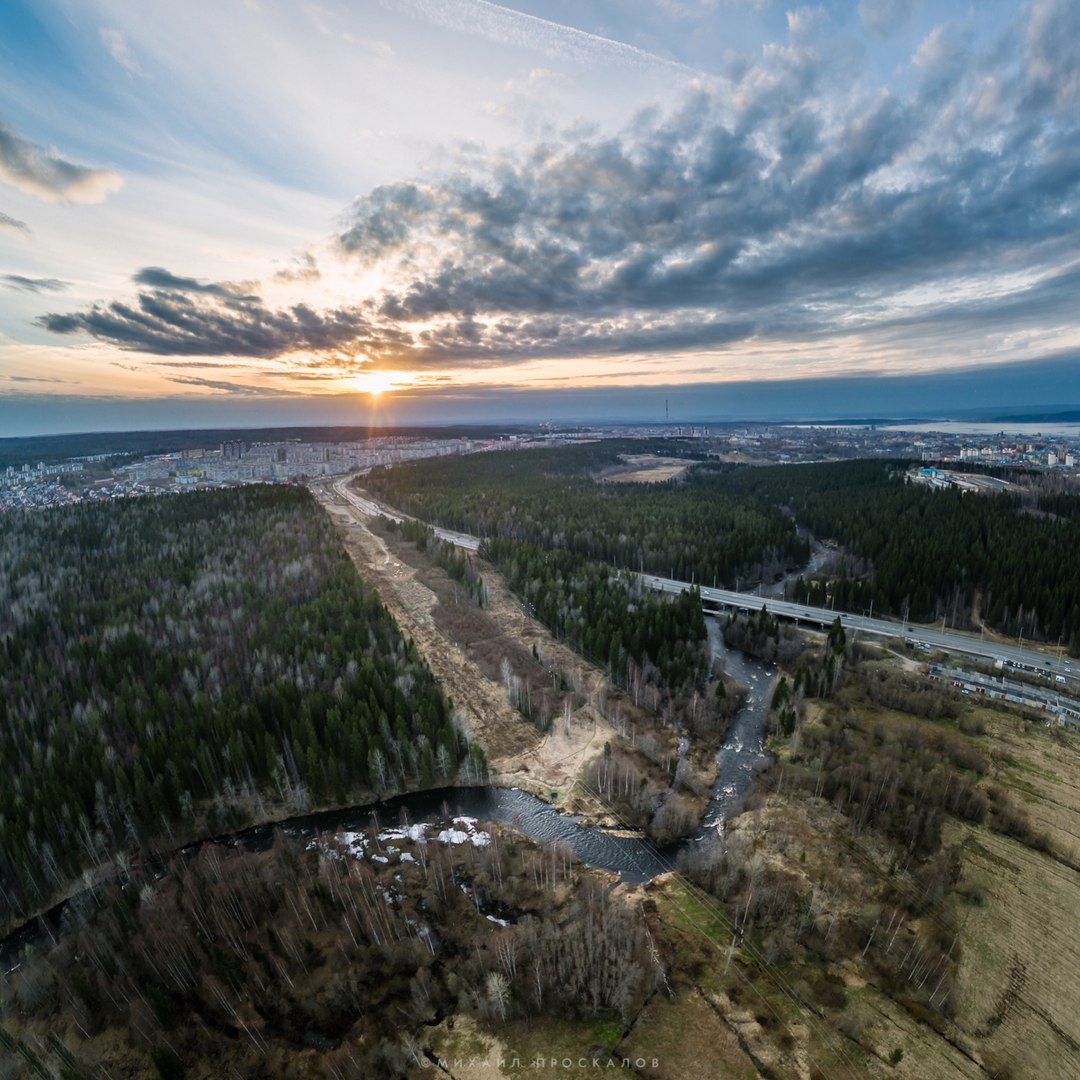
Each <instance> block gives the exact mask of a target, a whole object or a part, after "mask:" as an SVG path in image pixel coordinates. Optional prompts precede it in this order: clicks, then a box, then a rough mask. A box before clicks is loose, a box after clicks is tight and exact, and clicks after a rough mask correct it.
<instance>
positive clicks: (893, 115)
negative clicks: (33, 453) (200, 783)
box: [0, 0, 1080, 437]
mask: <svg viewBox="0 0 1080 1080" xmlns="http://www.w3.org/2000/svg"><path fill="white" fill-rule="evenodd" d="M1078 194H1080V4H1077V3H1075V0H1033V2H1031V3H1026V4H1020V3H1016V2H1015V0H1007V2H1006V0H1001V2H998V0H979V2H977V3H975V2H971V3H966V2H953V0H837V2H834V3H826V4H821V5H810V6H801V7H796V6H790V5H785V4H782V3H774V2H772V0H516V2H513V3H502V4H497V3H492V2H488V0H346V2H340V3H339V2H334V0H323V2H317V3H314V2H313V3H305V2H303V0H185V3H183V4H176V3H165V2H164V0H140V3H138V4H132V3H130V0H5V3H4V4H3V5H2V6H0V437H2V436H4V435H22V434H31V433H38V432H41V433H44V432H52V431H65V430H72V431H75V430H103V429H120V428H138V427H199V426H215V427H216V426H221V425H222V424H230V423H235V424H238V425H250V426H260V425H264V424H267V423H296V424H300V423H350V422H356V423H370V422H373V421H381V422H389V423H393V422H403V423H409V422H415V421H417V420H423V421H425V422H438V421H440V420H445V421H447V422H451V421H458V420H462V419H486V420H499V419H507V420H509V419H513V420H528V419H535V420H543V419H548V418H556V419H559V418H571V419H572V418H610V419H619V418H622V417H624V416H625V417H627V418H633V419H648V418H656V419H659V418H661V417H662V416H663V414H664V403H665V401H667V402H669V403H671V405H670V406H669V407H670V411H671V416H672V419H679V418H688V419H689V418H693V419H701V418H708V417H710V416H712V417H716V418H722V417H729V418H738V417H739V416H741V415H746V416H747V417H751V416H754V417H760V416H769V415H772V416H776V417H780V416H791V417H794V416H814V417H820V416H822V415H826V414H828V413H829V412H830V411H832V412H836V413H837V414H838V415H840V414H847V415H852V414H862V415H892V414H895V413H896V411H898V410H899V411H904V412H907V413H920V412H933V411H935V410H940V411H945V410H947V409H954V408H961V409H964V408H972V407H976V406H979V405H986V406H988V407H998V406H1002V405H1010V406H1036V405H1037V406H1040V407H1051V406H1055V407H1064V406H1067V405H1075V404H1077V403H1080V368H1078V366H1077V364H1078V360H1080V303H1078V302H1077V300H1078V296H1080V222H1078Z"/></svg>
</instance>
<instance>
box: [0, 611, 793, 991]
mask: <svg viewBox="0 0 1080 1080" xmlns="http://www.w3.org/2000/svg"><path fill="white" fill-rule="evenodd" d="M705 622H706V626H707V628H708V634H709V646H710V650H711V652H712V656H713V658H714V659H719V660H720V661H721V662H722V663H723V665H724V668H725V670H726V671H727V673H728V674H729V675H730V676H731V677H732V678H734V679H735V680H736V681H737V682H739V683H741V684H742V685H743V686H745V687H746V688H747V691H748V694H747V698H746V702H745V704H744V705H743V707H742V708H741V709H740V710H739V711H738V713H736V715H735V717H734V719H733V720H732V722H731V727H730V729H729V730H728V734H727V738H726V739H725V742H724V745H723V746H722V747H721V749H720V751H719V752H718V762H719V772H718V774H717V779H716V783H715V785H714V787H713V792H712V796H711V798H710V800H709V803H708V806H707V807H706V810H705V813H704V815H703V817H702V820H701V826H700V828H699V829H698V831H697V832H696V833H694V834H693V835H692V836H691V837H689V838H688V839H687V840H685V841H684V842H683V843H684V844H693V843H698V842H700V841H701V840H703V839H704V838H705V837H707V836H708V835H709V834H710V833H712V832H714V831H715V830H717V829H718V828H721V829H722V828H723V824H724V822H725V821H727V820H728V818H730V817H732V816H734V815H735V814H737V813H738V812H739V809H740V808H741V806H742V803H743V800H744V798H745V797H746V794H747V793H748V791H749V790H750V788H751V787H752V785H753V782H754V778H755V776H756V775H757V772H758V771H759V770H760V769H761V768H762V767H763V766H764V765H765V764H766V762H767V760H768V758H767V755H766V754H765V752H764V743H765V722H766V719H767V715H768V709H769V700H770V699H771V697H772V692H773V687H774V685H775V682H776V668H775V665H773V664H768V663H763V662H761V661H759V660H755V659H753V658H751V657H748V656H746V655H744V654H743V653H740V652H737V651H736V650H729V649H728V648H727V647H726V646H725V645H724V640H723V636H722V634H721V631H720V624H719V621H718V620H717V619H716V618H713V617H707V618H706V620H705ZM455 816H462V817H470V818H477V819H479V820H481V821H483V820H487V821H497V822H500V823H501V824H503V825H507V826H509V827H511V828H513V829H516V830H517V831H518V832H520V833H523V834H524V835H525V836H528V837H530V838H531V839H533V840H536V841H539V842H540V843H551V842H554V841H560V842H562V843H565V844H567V845H569V847H570V848H571V849H572V850H573V852H574V854H575V855H576V856H577V858H578V859H580V860H581V861H582V862H583V863H585V864H586V865H587V866H592V867H596V868H598V869H601V870H609V871H611V872H613V873H617V874H618V875H619V877H620V879H621V880H623V881H629V882H640V881H648V880H649V879H651V878H654V877H656V876H657V875H658V874H662V873H664V872H665V871H667V870H671V869H672V868H673V867H674V865H675V860H676V858H677V856H678V852H679V847H674V848H670V849H664V850H660V849H657V848H656V847H655V845H653V844H652V843H651V842H650V841H649V840H647V839H645V838H644V837H642V836H634V835H626V834H619V833H613V832H611V831H609V830H607V829H604V828H601V827H596V826H590V825H583V824H581V820H580V818H578V817H576V816H574V815H572V814H565V813H562V812H561V811H559V810H556V809H555V808H554V807H553V806H551V805H550V804H549V803H546V802H544V801H543V800H542V799H539V798H537V797H536V796H535V795H530V794H529V793H528V792H525V791H521V790H519V789H517V788H504V787H471V788H440V789H437V790H434V791H426V792H414V793H412V794H408V795H399V796H396V797H395V798H392V799H386V800H384V801H382V802H379V803H376V804H375V805H374V806H363V807H352V808H349V809H346V810H328V811H325V812H323V813H319V814H308V815H304V816H300V817H294V818H289V819H288V820H287V821H284V822H281V823H279V824H277V825H259V826H255V827H254V828H250V829H244V830H242V831H240V832H237V833H234V834H231V835H228V836H225V837H218V838H217V840H218V842H219V843H225V844H231V845H234V846H242V847H244V848H246V849H247V850H250V851H265V850H266V849H267V848H269V847H270V845H271V844H272V843H273V837H274V831H275V829H277V828H281V829H282V830H283V831H284V832H285V834H286V835H287V836H290V837H293V838H295V839H298V840H305V841H306V840H311V839H313V838H314V837H316V836H318V835H320V834H323V833H328V832H330V833H339V832H358V831H361V830H364V829H367V828H368V827H370V826H371V825H373V824H377V825H378V826H379V827H387V826H396V825H399V824H402V823H405V822H407V823H409V824H416V823H419V822H429V823H431V824H436V823H446V822H448V821H449V820H450V819H451V818H453V817H455ZM198 846H199V845H192V846H190V847H187V848H183V849H181V851H182V852H183V853H192V852H194V851H195V850H197V848H198ZM78 905H79V897H75V898H74V899H73V900H68V901H64V902H63V903H61V904H58V905H57V906H56V907H54V908H53V909H51V910H50V911H49V912H47V913H46V914H45V915H44V916H42V917H41V918H40V919H35V920H34V922H32V923H30V924H28V925H26V926H24V927H22V928H21V929H20V930H17V931H16V932H15V933H13V934H12V935H11V936H9V937H8V938H7V939H5V940H4V941H3V942H0V973H8V972H10V971H11V970H14V968H15V967H17V966H18V962H19V959H20V957H21V956H22V953H23V950H24V948H25V947H26V946H28V945H32V944H35V943H36V942H38V941H40V940H42V939H44V938H45V937H46V936H47V934H49V933H63V932H64V931H65V929H66V928H67V925H68V924H69V923H70V922H72V921H73V915H74V909H75V908H76V907H78Z"/></svg>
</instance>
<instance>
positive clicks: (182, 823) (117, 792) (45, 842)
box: [0, 486, 484, 925]
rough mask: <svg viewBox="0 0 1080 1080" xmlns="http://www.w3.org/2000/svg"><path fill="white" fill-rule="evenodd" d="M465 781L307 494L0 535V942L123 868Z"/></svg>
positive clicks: (217, 499) (119, 508) (26, 526)
mask: <svg viewBox="0 0 1080 1080" xmlns="http://www.w3.org/2000/svg"><path fill="white" fill-rule="evenodd" d="M463 758H467V761H468V765H469V767H470V769H472V771H473V772H475V773H476V775H477V776H479V775H480V774H481V773H482V772H483V768H484V764H483V759H482V754H481V752H480V749H479V747H476V748H474V749H473V750H472V752H471V753H470V751H469V748H468V747H467V746H466V744H465V742H464V739H463V737H462V736H460V735H459V734H458V732H457V730H456V729H455V727H454V724H453V720H452V716H451V707H450V706H449V704H448V703H447V701H446V700H445V699H444V698H443V697H442V695H441V693H440V691H439V690H438V688H437V686H436V684H435V682H434V680H433V678H432V675H431V673H430V671H429V670H428V668H427V666H426V664H425V663H424V662H423V661H422V660H421V659H420V658H419V656H418V655H417V653H416V650H415V648H414V647H413V645H412V643H411V642H407V641H405V640H404V639H403V638H402V636H401V634H400V633H399V631H398V629H397V627H396V625H395V624H394V622H393V621H392V619H391V617H390V616H389V614H388V613H387V611H386V610H385V608H384V607H383V605H382V603H381V602H380V600H379V599H378V597H377V595H376V594H375V593H374V591H373V590H371V589H370V588H369V587H367V586H366V585H364V583H363V582H362V581H361V580H360V579H359V577H358V576H357V574H356V572H355V569H354V568H353V565H352V563H351V562H350V561H349V559H348V557H347V556H346V555H345V553H344V552H343V551H342V549H341V545H340V543H339V542H338V539H337V537H336V535H335V533H334V531H333V528H332V526H331V524H330V522H329V521H328V519H327V518H326V515H325V514H324V513H323V512H322V510H321V509H319V508H318V506H317V505H316V504H315V502H314V500H313V499H312V498H311V496H310V494H309V493H308V492H307V491H305V490H302V489H296V488H287V487H270V486H253V487H248V488H244V489H241V490H232V491H216V492H201V493H192V494H186V495H178V496H172V497H167V498H156V499H138V500H131V501H124V502H119V503H112V504H106V505H86V504H84V505H80V506H75V507H70V508H64V509H60V510H54V511H48V512H45V513H37V514H25V515H19V514H8V515H5V516H4V518H3V522H2V531H0V760H2V761H3V763H4V771H5V776H4V783H3V785H0V883H2V884H0V889H2V894H0V925H9V924H11V923H12V922H13V921H16V920H18V919H19V918H20V917H25V916H26V915H27V914H30V913H32V912H34V911H35V910H38V909H39V908H41V907H42V906H44V905H45V904H47V902H48V901H49V899H50V898H52V897H54V896H56V895H58V894H60V893H62V892H63V891H64V889H65V887H66V886H68V885H69V884H70V883H72V882H73V881H74V880H75V879H77V878H78V877H79V875H80V874H81V873H82V872H83V871H84V870H88V869H92V868H94V867H96V866H98V865H99V864H102V863H104V862H106V861H107V860H108V859H110V857H113V856H115V855H117V854H118V853H126V854H128V855H139V854H145V853H147V852H150V851H153V850H155V849H156V848H157V847H159V846H160V847H162V848H165V847H168V848H173V847H175V846H177V841H178V840H183V839H185V838H189V837H191V836H193V835H199V834H205V833H207V832H211V833H212V832H216V831H221V830H223V829H227V828H232V827H234V826H237V825H240V824H243V823H245V822H248V821H251V820H254V819H257V818H261V817H264V816H272V815H273V813H274V812H275V810H279V811H280V810H286V811H289V812H297V811H302V810H305V809H307V808H308V807H311V806H316V805H320V804H327V803H338V804H340V803H345V802H349V801H359V798H360V797H363V796H370V795H371V794H372V793H373V792H375V793H384V792H389V791H393V790H397V789H400V788H404V787H419V786H430V785H433V784H435V783H438V782H441V781H444V780H447V779H450V778H452V777H453V776H454V775H455V774H456V772H457V769H458V765H459V764H460V763H461V761H462V759H463Z"/></svg>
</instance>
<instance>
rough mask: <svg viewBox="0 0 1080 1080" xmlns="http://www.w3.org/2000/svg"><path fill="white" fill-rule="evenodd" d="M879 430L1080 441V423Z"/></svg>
mask: <svg viewBox="0 0 1080 1080" xmlns="http://www.w3.org/2000/svg"><path fill="white" fill-rule="evenodd" d="M878 431H913V432H930V431H934V432H939V433H940V434H942V435H996V434H997V433H998V432H999V431H1003V432H1005V434H1006V435H1021V436H1023V437H1025V438H1029V439H1030V438H1034V437H1035V436H1038V435H1044V436H1045V435H1051V436H1053V437H1055V438H1063V439H1070V440H1072V441H1080V423H1064V424H1063V423H1056V424H1055V423H1049V422H1048V423H1045V424H1015V423H1009V422H1008V421H1005V420H1002V421H999V422H997V423H990V424H976V423H972V422H970V421H967V420H938V421H936V422H933V423H929V424H879V425H878Z"/></svg>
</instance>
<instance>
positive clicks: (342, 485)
mask: <svg viewBox="0 0 1080 1080" xmlns="http://www.w3.org/2000/svg"><path fill="white" fill-rule="evenodd" d="M357 475H358V474H357V473H353V474H352V475H351V476H344V477H341V478H340V479H337V480H334V481H333V482H332V486H333V489H334V492H335V493H336V494H337V496H338V498H339V499H340V501H341V502H346V503H348V504H349V505H350V506H352V507H353V508H354V509H356V510H359V511H360V513H361V514H363V515H364V516H365V517H384V518H387V519H388V520H390V521H396V522H397V523H398V524H399V525H400V524H401V523H402V522H403V521H405V520H406V519H408V520H415V519H411V518H409V516H408V515H407V514H402V513H400V512H399V511H397V510H388V509H387V508H386V507H385V506H383V505H382V503H377V502H374V501H373V500H372V499H365V498H363V497H362V496H360V495H357V494H356V492H355V491H353V490H352V489H351V488H350V487H349V481H350V480H353V479H355V478H356V476H357ZM325 487H326V485H325V483H324V485H323V489H324V490H325ZM432 530H433V531H434V533H435V535H436V536H437V537H438V538H439V539H440V540H446V541H447V542H448V543H451V544H453V545H454V546H455V547H459V548H465V549H466V550H467V551H476V550H477V549H478V548H479V547H480V540H479V539H478V538H477V537H475V536H469V534H468V533H457V532H451V531H450V530H449V529H440V528H438V527H437V526H434V525H433V526H432Z"/></svg>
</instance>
